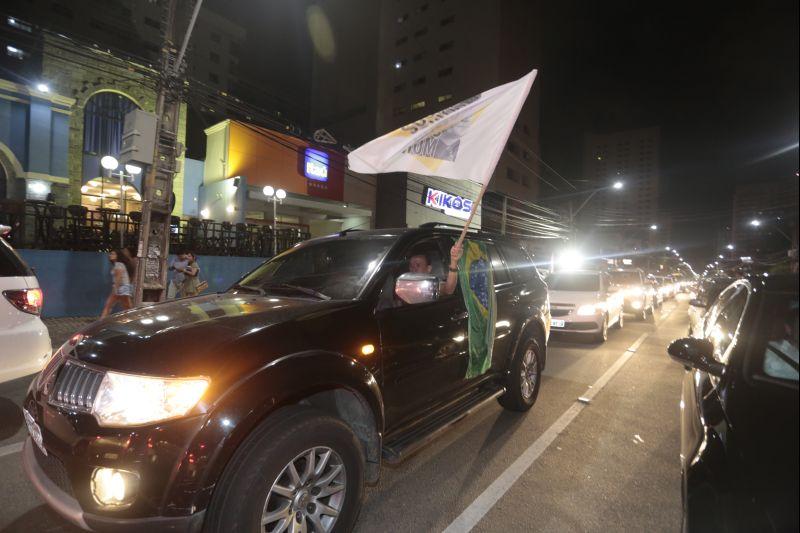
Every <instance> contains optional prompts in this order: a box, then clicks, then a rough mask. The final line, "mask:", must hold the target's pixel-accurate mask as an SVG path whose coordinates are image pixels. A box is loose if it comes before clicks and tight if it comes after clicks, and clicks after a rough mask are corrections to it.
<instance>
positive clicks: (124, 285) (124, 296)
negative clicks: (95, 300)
mask: <svg viewBox="0 0 800 533" xmlns="http://www.w3.org/2000/svg"><path fill="white" fill-rule="evenodd" d="M108 260H109V262H110V263H111V264H112V265H113V266H112V267H111V294H109V295H108V299H107V300H106V305H105V307H103V312H102V314H101V315H100V318H103V317H105V316H108V315H109V314H110V313H111V311H112V310H113V309H114V305H115V304H120V306H122V308H123V309H130V308H131V306H132V305H133V302H132V298H133V286H132V285H131V278H133V277H134V268H133V263H132V262H131V260H130V259H129V258H128V257H127V256H126V255H125V254H123V253H121V252H119V251H118V250H112V251H111V252H109V254H108Z"/></svg>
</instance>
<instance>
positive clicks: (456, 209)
mask: <svg viewBox="0 0 800 533" xmlns="http://www.w3.org/2000/svg"><path fill="white" fill-rule="evenodd" d="M422 203H423V204H424V205H425V206H426V207H431V208H433V209H436V210H439V211H441V212H443V213H444V214H445V215H449V216H451V217H457V218H461V219H464V220H466V219H467V218H469V213H470V211H471V210H472V200H470V199H468V198H463V197H461V196H458V195H455V194H450V193H447V192H444V191H440V190H438V189H434V188H432V187H425V190H424V191H423V192H422Z"/></svg>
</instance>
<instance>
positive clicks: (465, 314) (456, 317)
mask: <svg viewBox="0 0 800 533" xmlns="http://www.w3.org/2000/svg"><path fill="white" fill-rule="evenodd" d="M465 318H469V312H468V311H464V312H463V313H459V314H457V315H453V316H451V317H450V320H452V321H453V322H458V321H459V320H464V319H465Z"/></svg>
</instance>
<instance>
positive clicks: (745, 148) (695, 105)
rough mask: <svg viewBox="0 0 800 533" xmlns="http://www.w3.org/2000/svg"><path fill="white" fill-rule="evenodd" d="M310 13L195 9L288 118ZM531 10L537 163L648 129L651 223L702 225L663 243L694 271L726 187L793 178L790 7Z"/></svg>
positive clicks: (719, 219)
mask: <svg viewBox="0 0 800 533" xmlns="http://www.w3.org/2000/svg"><path fill="white" fill-rule="evenodd" d="M365 1H369V2H371V1H376V0H365ZM461 1H469V0H461ZM312 3H313V2H311V1H295V0H270V1H267V2H263V3H260V4H259V3H253V2H249V1H248V2H245V1H243V0H226V1H222V0H208V5H209V7H211V8H212V9H215V10H218V11H220V12H223V13H226V15H227V16H230V17H231V18H234V20H237V21H238V22H239V23H240V24H242V25H243V26H245V27H246V28H247V30H248V34H249V39H250V43H249V50H250V57H249V58H248V59H249V61H250V64H251V65H253V72H252V73H253V75H254V76H255V77H256V78H258V79H260V80H261V83H263V87H264V89H265V91H268V92H270V93H272V94H275V95H278V96H279V97H280V98H284V99H286V100H289V101H290V104H289V105H290V106H294V108H295V109H302V108H304V107H307V105H308V90H307V86H308V83H309V80H310V68H311V60H310V59H311V54H312V53H313V47H311V46H310V43H309V40H308V38H307V32H306V31H305V19H304V12H305V7H306V6H307V5H309V4H312ZM321 5H323V6H325V5H326V3H325V2H322V3H321ZM328 5H329V6H330V5H331V4H328ZM541 6H542V7H541V9H542V20H543V22H544V24H543V27H544V28H545V30H544V31H545V34H544V35H543V50H542V54H543V61H542V64H541V65H538V66H539V67H540V74H539V78H538V80H537V84H539V86H538V90H541V91H542V120H541V140H542V146H541V150H542V154H541V155H542V156H543V157H544V159H545V161H547V162H548V163H549V164H550V165H551V166H552V167H554V168H555V169H556V170H557V171H559V172H560V173H561V174H562V175H564V176H566V177H568V178H575V179H580V178H581V177H582V176H581V172H582V169H581V166H582V154H583V152H582V150H583V137H584V134H585V133H586V132H592V131H593V132H610V131H614V130H620V129H626V128H636V127H647V126H661V128H662V146H661V175H662V181H661V188H662V195H661V199H660V200H661V202H660V203H661V206H662V210H663V211H664V213H663V215H666V216H669V215H673V216H675V215H677V216H680V217H681V218H686V217H695V216H702V217H705V218H701V219H696V220H692V221H690V222H686V223H682V224H681V223H677V224H674V225H673V236H672V239H673V241H674V244H676V245H678V246H681V247H682V248H684V249H686V247H693V248H694V253H693V252H692V251H691V250H689V251H687V252H686V253H687V255H686V256H687V257H689V258H690V260H691V261H692V262H696V263H700V262H705V261H706V260H708V254H709V251H708V249H707V247H708V246H710V245H714V244H716V242H715V240H716V238H717V230H718V229H719V228H720V227H722V226H724V225H727V224H729V222H730V216H729V213H728V211H729V210H730V207H731V200H732V194H733V188H734V185H735V183H737V182H740V181H750V180H764V179H773V178H779V177H785V176H791V175H793V174H794V172H795V171H796V170H797V168H798V149H797V142H798V63H799V61H798V46H799V44H798V2H797V1H796V0H789V1H780V2H743V1H739V2H659V3H655V2H640V1H603V2H600V1H596V2H587V1H579V0H566V1H564V0H562V1H559V2H550V1H543V2H542V3H541ZM334 31H335V28H334ZM349 38H352V36H349ZM365 45H374V44H373V43H365ZM532 66H535V65H532ZM791 146H794V147H793V148H791V149H790V150H788V151H785V152H784V153H782V154H779V155H774V154H775V153H777V152H779V151H781V150H782V149H786V148H787V147H791ZM542 190H543V191H544V190H546V187H545V188H543V189H542Z"/></svg>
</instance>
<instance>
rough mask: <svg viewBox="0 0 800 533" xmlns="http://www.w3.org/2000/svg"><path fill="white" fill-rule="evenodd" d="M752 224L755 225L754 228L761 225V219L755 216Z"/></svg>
mask: <svg viewBox="0 0 800 533" xmlns="http://www.w3.org/2000/svg"><path fill="white" fill-rule="evenodd" d="M750 225H751V226H753V227H754V228H757V227H759V226H760V225H761V221H760V220H758V219H757V218H754V219H753V220H751V221H750Z"/></svg>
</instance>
